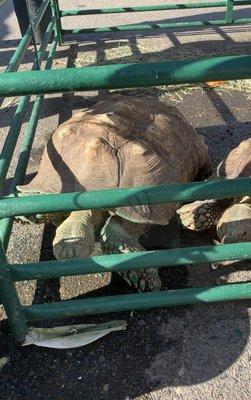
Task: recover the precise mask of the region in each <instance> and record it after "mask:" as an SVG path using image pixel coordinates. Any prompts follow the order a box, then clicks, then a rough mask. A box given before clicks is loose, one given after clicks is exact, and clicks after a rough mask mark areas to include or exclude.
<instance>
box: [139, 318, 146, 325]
mask: <svg viewBox="0 0 251 400" xmlns="http://www.w3.org/2000/svg"><path fill="white" fill-rule="evenodd" d="M138 324H139V325H146V321H144V320H143V319H140V320H139V321H138Z"/></svg>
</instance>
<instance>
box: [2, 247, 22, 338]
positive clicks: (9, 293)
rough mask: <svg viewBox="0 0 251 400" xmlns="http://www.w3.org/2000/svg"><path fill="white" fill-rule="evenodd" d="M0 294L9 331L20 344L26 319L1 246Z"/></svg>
mask: <svg viewBox="0 0 251 400" xmlns="http://www.w3.org/2000/svg"><path fill="white" fill-rule="evenodd" d="M0 294H1V300H2V303H3V306H4V309H5V311H6V314H7V317H8V322H9V324H10V327H11V331H12V333H13V334H14V336H15V339H16V340H17V341H20V342H22V341H23V340H24V338H25V335H26V334H27V332H28V325H27V319H26V316H25V314H24V312H23V309H22V306H21V304H20V301H19V298H18V295H17V291H16V287H15V284H14V282H13V280H12V279H11V275H10V269H9V266H8V263H7V260H6V256H5V252H4V250H3V247H2V245H1V246H0Z"/></svg>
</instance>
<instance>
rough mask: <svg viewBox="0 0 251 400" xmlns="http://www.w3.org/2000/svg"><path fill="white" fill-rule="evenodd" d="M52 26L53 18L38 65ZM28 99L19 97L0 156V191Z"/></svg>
mask: <svg viewBox="0 0 251 400" xmlns="http://www.w3.org/2000/svg"><path fill="white" fill-rule="evenodd" d="M54 24H55V22H54V18H52V20H51V22H50V23H49V24H48V27H47V29H46V32H45V35H44V38H43V41H42V44H41V46H40V48H39V51H38V58H37V59H38V63H39V65H40V64H41V63H42V61H43V58H44V55H45V53H46V48H47V45H48V43H49V41H50V38H51V35H52V32H53V28H54ZM36 67H37V60H36V61H35V62H34V64H33V66H32V69H33V70H34V69H36ZM29 72H30V71H29ZM16 73H17V74H19V73H20V72H16ZM9 74H10V75H12V74H15V73H14V72H11V73H4V74H3V79H4V77H5V76H8V75H9ZM29 99H30V96H24V97H21V99H20V101H19V103H18V106H17V109H16V111H15V114H14V117H13V119H12V121H11V125H10V128H9V132H8V135H7V137H6V140H5V143H4V146H3V148H2V151H1V154H0V190H2V187H3V185H4V182H5V178H6V175H7V172H8V169H9V166H10V163H11V158H12V155H13V153H14V150H15V147H16V143H17V139H18V136H19V133H20V129H21V126H22V123H23V119H24V116H25V113H26V110H27V107H28V103H29Z"/></svg>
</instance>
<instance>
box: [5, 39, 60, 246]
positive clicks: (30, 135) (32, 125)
mask: <svg viewBox="0 0 251 400" xmlns="http://www.w3.org/2000/svg"><path fill="white" fill-rule="evenodd" d="M57 44H58V37H57V36H55V37H54V39H53V42H52V44H51V47H50V51H49V54H48V57H47V61H46V64H45V69H50V68H51V66H52V62H53V58H54V56H55V52H56V47H57ZM43 98H44V96H43V95H39V96H37V98H36V100H35V101H34V104H33V107H32V111H31V115H30V119H29V122H28V125H27V128H26V130H25V133H24V138H23V143H22V146H21V148H20V155H19V159H18V162H17V167H16V171H15V174H14V177H13V179H12V182H11V187H10V193H14V191H15V189H16V185H18V184H21V183H22V182H23V179H24V176H25V171H26V168H27V165H28V162H29V156H30V151H31V147H32V143H33V140H34V136H35V131H36V127H37V122H38V117H39V111H40V107H41V103H42V100H43ZM12 225H13V218H4V219H1V220H0V242H1V243H2V244H3V247H4V249H7V246H8V243H9V238H10V234H11V229H12Z"/></svg>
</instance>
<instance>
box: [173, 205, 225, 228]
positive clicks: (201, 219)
mask: <svg viewBox="0 0 251 400" xmlns="http://www.w3.org/2000/svg"><path fill="white" fill-rule="evenodd" d="M177 214H178V215H179V218H180V221H181V223H182V225H183V226H185V227H186V228H188V229H191V230H194V231H203V230H206V229H210V228H212V227H213V226H214V225H216V224H217V221H218V219H219V218H220V215H221V214H222V208H221V207H219V206H218V204H217V203H216V201H215V200H203V201H194V202H193V203H191V204H186V205H184V206H182V207H181V208H180V209H179V210H177Z"/></svg>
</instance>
